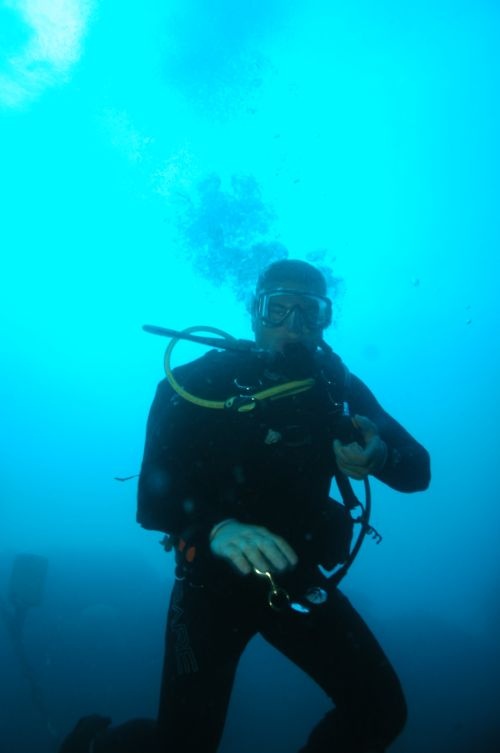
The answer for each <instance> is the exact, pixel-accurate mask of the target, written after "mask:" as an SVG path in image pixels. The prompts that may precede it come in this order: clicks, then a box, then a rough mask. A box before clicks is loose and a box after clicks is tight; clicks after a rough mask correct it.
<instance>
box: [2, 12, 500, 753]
mask: <svg viewBox="0 0 500 753" xmlns="http://www.w3.org/2000/svg"><path fill="white" fill-rule="evenodd" d="M306 6H307V7H306ZM499 37H500V6H498V5H497V4H496V3H494V2H492V1H491V0H479V1H478V2H475V3H471V2H465V1H462V2H451V1H450V0H447V1H443V2H439V0H438V1H437V2H436V1H434V2H430V1H428V0H423V2H420V3H415V4H405V3H400V2H396V1H395V0H394V1H391V0H381V2H379V3H377V4H373V3H370V2H367V1H366V0H356V1H355V2H351V3H341V2H337V1H336V0H333V1H330V2H322V1H321V0H310V2H308V3H307V4H306V3H299V2H291V1H290V0H289V1H288V2H285V0H266V1H265V2H264V0H262V1H261V2H255V3H251V4H247V5H244V4H241V7H240V5H239V4H235V3H230V2H229V1H228V0H212V2H210V3H207V2H202V0H174V1H173V2H169V3H165V2H154V1H153V0H144V2H142V3H141V4H140V5H137V4H133V3H119V4H117V3H104V2H98V0H61V1H60V2H58V3H54V2H51V0H39V2H36V3H35V2H33V1H31V2H29V1H28V0H24V1H22V0H13V1H12V2H9V3H8V4H4V5H3V6H2V7H1V8H0V118H1V120H0V165H1V172H0V174H1V184H0V185H1V204H0V208H1V209H0V211H1V232H0V244H1V245H0V254H1V256H0V259H1V261H0V307H1V310H0V341H1V343H2V345H1V355H0V359H1V369H0V388H1V395H2V416H1V420H0V441H1V455H0V457H1V464H0V473H1V481H0V494H1V497H0V594H4V595H6V592H7V583H8V579H9V573H10V568H11V566H12V562H13V561H14V558H15V556H16V555H17V554H18V553H20V552H33V553H36V554H41V555H43V556H46V557H47V558H48V559H49V571H48V577H47V583H46V591H45V598H44V602H43V604H42V605H41V606H40V607H38V608H36V609H33V610H32V612H31V613H30V614H29V617H28V621H27V623H26V631H25V647H26V653H27V656H28V658H29V663H30V666H31V668H32V671H33V673H34V675H35V676H36V678H37V680H38V682H39V684H40V686H41V688H42V691H43V696H44V698H45V703H46V706H47V709H48V714H49V716H50V718H51V720H52V724H53V726H54V728H55V730H56V731H57V732H59V733H61V734H64V733H66V732H67V731H68V730H69V729H70V728H71V726H72V725H73V724H74V722H75V721H76V719H77V718H78V717H79V716H81V715H83V714H85V713H90V712H94V711H97V712H100V713H103V714H109V715H111V716H112V717H113V719H114V721H116V722H119V721H122V720H124V719H127V718H130V717H131V716H138V715H145V716H152V715H154V713H155V709H156V699H157V695H158V686H159V671H160V664H161V651H162V634H163V626H164V619H165V610H166V604H167V597H168V591H169V588H170V585H171V582H172V562H171V556H170V555H167V554H165V553H164V552H163V551H162V549H161V547H160V546H159V545H158V541H159V538H160V536H159V535H156V534H154V533H146V532H144V531H143V530H141V529H140V528H139V527H138V526H137V525H136V524H135V520H134V518H135V481H130V482H127V483H119V482H116V481H115V480H114V477H115V476H127V475H132V474H134V473H136V472H137V471H138V468H139V464H140V460H141V454H142V444H143V440H144V431H145V420H146V415H147V411H148V408H149V404H150V401H151V399H152V396H153V392H154V389H155V385H156V383H157V382H158V381H159V379H161V377H162V373H163V372H162V352H163V346H164V343H163V342H162V341H161V340H159V339H158V338H154V337H152V336H151V335H147V334H144V333H143V332H142V330H141V325H142V324H143V323H146V322H149V323H154V324H160V325H161V324H163V325H165V326H170V327H185V326H190V325H196V324H207V325H212V326H217V327H220V328H222V329H225V330H228V331H230V332H231V334H233V335H236V336H240V337H249V336H250V327H249V322H248V313H247V308H246V304H247V300H248V295H249V292H250V291H251V288H252V285H253V282H254V279H255V275H256V273H257V271H258V270H259V268H260V266H261V265H262V264H263V263H265V261H266V260H267V259H268V258H273V257H274V256H276V255H280V254H283V253H285V250H286V251H287V252H288V254H289V255H290V256H291V257H298V258H304V259H309V260H313V261H318V262H319V263H321V264H322V265H323V266H326V267H327V268H328V270H329V272H330V276H331V281H332V283H333V288H332V290H333V291H334V292H335V316H334V319H335V321H334V325H333V327H332V328H331V330H330V331H329V333H328V338H327V339H328V341H329V342H330V344H331V345H332V346H333V348H334V349H335V350H336V351H337V352H338V353H339V354H340V355H341V356H342V358H343V359H344V361H345V362H346V363H347V364H348V366H349V368H350V369H351V370H352V371H353V372H355V373H356V374H358V375H359V376H360V377H361V378H362V379H363V380H364V381H366V382H367V383H368V385H369V386H370V387H371V389H372V390H373V391H374V392H375V394H376V395H377V397H378V398H379V399H380V401H381V402H382V404H383V405H384V407H386V409H387V410H389V412H390V413H392V414H393V415H394V416H395V417H396V418H397V419H398V420H399V421H401V422H402V423H403V424H404V425H405V426H406V427H407V428H408V429H409V430H410V431H411V432H412V433H413V434H414V435H415V436H416V437H417V438H418V439H419V440H420V441H422V443H423V444H424V445H425V446H426V447H428V449H429V451H430V452H431V456H432V468H433V482H432V485H431V488H430V489H429V491H427V492H425V493H423V494H415V495H410V496H407V495H401V494H397V493H396V492H393V491H391V490H389V489H388V488H387V487H383V486H382V485H380V484H377V483H374V485H373V486H374V489H373V491H374V513H373V522H374V525H375V526H376V527H377V529H379V530H380V531H381V532H382V533H383V535H384V541H383V543H382V544H381V545H380V546H376V545H375V544H372V543H370V542H367V543H366V545H365V546H364V548H363V550H362V553H361V555H360V557H359V558H358V560H357V562H356V564H355V566H354V567H353V570H352V572H351V574H350V575H349V578H348V580H347V581H346V582H345V583H344V588H345V591H346V593H347V594H348V595H349V596H350V597H351V599H352V600H353V602H354V603H355V605H356V606H358V607H359V609H360V611H361V613H362V614H363V615H364V616H365V618H366V619H367V621H368V622H369V624H370V626H371V627H372V628H373V630H374V631H375V633H376V634H377V636H378V637H379V638H380V640H381V642H382V643H383V645H384V647H385V648H386V650H387V653H388V654H389V656H390V657H391V659H392V660H393V662H394V664H395V665H396V667H397V669H398V672H399V674H400V676H401V678H402V681H403V684H404V686H405V690H406V693H407V697H408V701H409V706H410V719H409V722H408V726H407V728H406V730H405V732H404V733H403V735H402V736H401V738H400V739H399V740H398V741H397V742H396V743H395V744H394V746H393V748H392V749H391V750H394V751H395V753H421V751H423V750H425V751H426V753H472V751H474V753H493V751H497V750H500V727H499V724H498V708H499V700H500V687H499V682H498V677H499V674H500V650H499V647H498V632H499V627H500V598H499V597H500V594H499V590H500V589H499V584H500V578H499V575H498V573H499V554H498V542H497V539H498V530H499V524H500V512H499V505H498V497H499V495H498V482H497V473H498V450H497V443H498V440H497V427H498V426H499V425H500V403H499V401H498V397H497V385H498V379H499V353H500V349H499V342H498V341H499V337H498V332H499V311H498V292H497V291H498V280H499V279H500V253H499V240H500V229H499V222H498V215H499V213H498V196H499V190H500V185H499V183H500V177H499V176H500V169H499V167H500V159H499V157H500V154H499V143H498V133H499V129H500V98H499V97H498V91H499V84H500V59H499V57H498V49H499V42H500V39H499ZM199 353H200V351H199V350H198V348H197V347H196V346H191V345H189V346H188V345H182V346H180V347H179V350H178V352H177V354H176V359H177V360H178V362H181V361H182V360H187V359H189V358H192V357H195V356H197V355H198V354H199ZM0 661H1V665H0V666H1V671H0V700H1V703H0V751H1V753H34V752H35V751H37V753H49V752H50V751H53V750H54V743H53V740H52V738H51V736H50V734H49V733H48V732H47V730H46V728H45V724H44V721H43V720H42V719H40V718H39V716H38V715H37V713H36V710H35V709H34V707H33V704H32V703H31V700H30V696H29V689H28V686H27V681H26V678H25V676H24V675H23V673H22V672H21V670H20V666H19V662H18V661H17V660H16V657H15V655H14V654H13V652H12V649H11V645H10V643H9V640H8V637H7V634H6V631H5V630H3V626H2V625H1V624H0ZM326 708H327V702H326V699H325V698H324V697H323V695H322V694H321V693H320V692H319V691H318V690H317V689H316V688H315V687H314V686H313V685H312V684H311V683H310V682H309V680H308V679H307V678H305V677H304V676H302V675H300V674H298V672H297V670H295V669H294V668H293V667H291V666H290V665H288V664H287V663H286V662H285V660H284V659H282V657H280V656H277V655H276V654H275V653H274V652H272V651H271V649H269V648H268V647H266V646H265V645H264V644H263V643H261V642H259V641H255V642H254V643H253V644H252V645H251V646H250V648H249V650H248V653H247V654H246V655H245V657H244V660H243V662H242V665H241V668H240V672H239V675H238V678H237V685H236V688H235V692H234V696H233V700H232V705H231V711H230V715H229V719H228V724H227V729H226V733H225V738H224V741H223V744H222V747H221V753H231V751H233V750H235V749H236V750H238V751H239V753H246V752H247V751H248V753H250V751H252V753H253V752H254V751H255V750H259V749H262V750H266V749H267V747H269V749H272V750H273V751H276V752H277V753H281V752H282V753H286V752H287V751H294V750H296V749H297V748H298V747H299V746H300V745H301V744H302V743H303V741H304V739H305V737H306V736H307V733H308V731H309V729H310V728H311V727H312V726H313V724H314V723H315V721H316V720H317V719H318V718H319V717H320V716H321V715H322V714H323V713H324V711H325V710H326Z"/></svg>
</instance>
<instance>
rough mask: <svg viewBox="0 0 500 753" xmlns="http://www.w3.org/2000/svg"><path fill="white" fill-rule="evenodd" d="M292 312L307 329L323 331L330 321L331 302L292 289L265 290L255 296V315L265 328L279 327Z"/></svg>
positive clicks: (322, 297) (312, 294) (313, 294)
mask: <svg viewBox="0 0 500 753" xmlns="http://www.w3.org/2000/svg"><path fill="white" fill-rule="evenodd" d="M294 312H298V313H299V314H300V316H301V319H302V321H303V323H304V324H305V326H306V327H307V328H308V329H310V330H315V329H324V328H325V327H328V325H329V324H330V322H331V320H332V302H331V301H330V299H329V298H327V297H326V296H322V295H316V294H315V293H304V292H303V291H301V290H294V289H292V288H276V289H275V290H266V291H263V292H261V293H259V294H258V296H257V302H256V315H257V316H258V317H259V319H260V320H261V321H262V323H263V324H264V325H265V326H266V327H281V325H282V324H284V322H285V321H286V320H287V319H288V317H289V316H291V315H292V313H294Z"/></svg>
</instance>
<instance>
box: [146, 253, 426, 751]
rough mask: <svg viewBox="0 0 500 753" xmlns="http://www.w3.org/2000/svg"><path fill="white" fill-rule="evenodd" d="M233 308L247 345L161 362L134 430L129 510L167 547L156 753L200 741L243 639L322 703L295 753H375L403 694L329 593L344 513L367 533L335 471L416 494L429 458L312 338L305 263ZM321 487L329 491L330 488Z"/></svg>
mask: <svg viewBox="0 0 500 753" xmlns="http://www.w3.org/2000/svg"><path fill="white" fill-rule="evenodd" d="M251 313H252V328H253V332H254V335H255V341H252V342H249V341H237V340H234V341H232V340H231V339H228V338H227V337H226V338H225V339H224V340H223V344H222V345H221V347H219V348H217V347H215V348H214V349H213V350H210V351H209V352H208V353H206V354H205V355H204V356H202V357H201V358H199V359H197V360H195V361H193V362H191V363H188V364H185V365H183V366H180V367H178V368H175V369H173V370H172V369H171V368H170V363H169V356H168V357H166V371H167V378H166V379H164V380H162V381H161V382H160V384H159V385H158V388H157V392H156V395H155V398H154V401H153V403H152V406H151V410H150V413H149V418H148V422H147V430H146V441H145V448H144V457H143V462H142V467H141V473H140V477H139V488H138V507H137V520H138V522H139V523H140V525H142V526H143V527H144V528H146V529H150V530H157V531H162V532H164V533H165V534H167V536H166V546H167V548H168V547H172V548H174V549H175V553H176V572H175V576H176V579H175V583H174V586H173V590H172V594H171V597H170V607H169V612H168V619H167V628H166V646H165V656H164V664H163V673H162V686H161V694H160V702H159V713H158V724H159V730H160V738H161V743H160V747H161V751H162V752H163V753H166V752H167V751H170V750H187V751H197V752H198V751H199V752H202V751H203V753H214V752H215V751H217V749H218V747H219V744H220V740H221V737H222V732H223V728H224V722H225V719H226V714H227V709H228V704H229V700H230V696H231V690H232V686H233V681H234V677H235V672H236V668H237V666H238V662H239V659H240V657H241V655H242V653H243V651H244V650H245V647H246V646H247V644H248V642H249V641H250V640H251V638H252V637H254V636H255V635H256V634H260V635H261V636H262V637H263V638H264V640H266V641H267V642H269V643H270V644H271V645H272V646H273V647H275V648H276V649H277V650H278V651H280V652H281V653H282V654H283V655H284V656H286V657H287V658H288V659H290V660H291V661H292V662H294V663H295V664H296V665H297V666H298V667H299V668H301V669H302V670H303V671H304V672H306V673H307V674H308V675H309V677H311V678H312V679H313V680H314V681H315V682H316V683H317V684H318V685H319V686H320V687H321V688H322V689H323V690H324V692H325V693H326V694H327V695H328V696H329V697H330V699H331V700H332V702H333V705H334V706H333V708H332V710H331V711H329V712H328V713H327V714H326V716H325V717H324V718H323V719H322V720H321V721H319V723H318V724H317V726H316V727H315V728H314V729H313V730H312V732H311V734H310V736H309V738H308V740H307V741H306V742H305V744H304V746H303V747H302V748H300V750H301V752H302V753H326V751H328V753H334V751H335V752H336V753H369V752H375V751H377V752H379V751H384V750H385V749H386V748H387V746H389V745H390V744H391V742H392V741H393V740H394V739H395V738H396V737H397V736H398V735H399V734H400V732H401V731H402V729H403V727H404V725H405V721H406V703H405V699H404V695H403V691H402V688H401V685H400V682H399V680H398V677H397V675H396V673H395V671H394V669H393V667H392V666H391V664H390V663H389V660H388V659H387V657H386V655H385V654H384V652H383V650H382V648H381V646H380V645H379V643H378V641H377V640H376V638H375V637H374V635H373V634H372V633H371V631H370V630H369V628H368V627H367V625H366V624H365V622H364V621H363V619H362V618H361V616H360V615H359V614H358V612H357V611H356V610H355V609H354V607H353V606H352V605H351V604H350V602H349V601H348V599H347V598H346V597H345V596H344V595H343V594H342V592H341V591H340V589H339V582H340V580H341V578H342V577H343V576H344V575H345V573H346V569H347V567H348V565H349V564H350V562H351V561H352V541H353V529H354V528H355V527H356V523H359V527H360V528H361V533H360V535H359V536H360V538H361V537H362V536H363V535H364V534H365V533H368V534H371V535H373V536H378V534H376V532H375V531H374V529H372V528H371V526H370V525H369V521H368V520H367V516H366V515H365V514H364V513H363V505H361V503H359V501H358V500H357V497H356V496H355V495H354V492H353V490H352V487H351V484H350V482H349V478H351V479H358V480H361V481H362V482H363V484H364V485H365V490H366V491H367V492H368V490H369V485H368V478H369V476H374V477H375V478H377V479H378V480H380V481H381V482H383V483H385V484H387V485H388V486H389V487H391V488H393V489H395V490H397V491H401V492H416V491H422V490H425V489H426V488H427V487H428V484H429V482H430V460H429V455H428V453H427V451H426V450H425V449H424V447H422V445H421V444H419V443H418V442H417V441H416V440H415V439H414V438H413V437H412V436H411V435H410V434H409V433H408V432H407V431H406V430H405V429H404V428H403V427H402V426H401V425H400V424H399V423H398V422H397V421H396V420H395V419H394V418H392V417H391V416H390V415H389V414H388V413H387V412H386V411H385V410H384V409H383V408H382V407H381V405H380V404H379V403H378V401H377V400H376V398H375V397H374V395H373V394H372V393H371V391H370V390H369V389H368V387H367V386H366V385H365V384H364V383H363V382H362V381H361V380H360V379H359V378H358V377H357V376H355V375H354V374H352V373H350V372H349V371H348V369H347V368H346V366H345V365H344V364H343V362H342V361H341V359H340V358H339V356H338V355H337V354H335V353H334V352H333V351H332V350H331V348H330V347H329V346H328V345H327V344H326V343H325V341H324V340H323V333H324V330H325V329H326V328H327V327H328V325H329V324H330V323H331V320H332V302H331V300H330V299H329V297H328V295H327V284H326V280H325V278H324V276H323V274H322V273H321V272H320V271H319V270H318V269H317V268H316V267H314V266H312V265H310V264H308V263H306V262H303V261H299V260H290V259H285V260H281V261H277V262H274V263H273V264H271V265H270V266H269V267H267V268H266V269H265V270H264V271H263V272H262V273H261V275H260V277H259V279H258V282H257V287H256V291H255V295H254V298H253V302H252V310H251ZM207 329H209V328H207ZM149 331H154V328H149ZM158 334H161V332H158ZM221 342H222V341H221ZM169 347H170V346H169ZM167 351H168V349H167ZM170 352H171V351H170ZM333 480H335V482H336V485H337V487H338V490H339V494H338V495H337V494H336V495H335V496H339V497H340V499H334V498H333V497H331V496H330V494H331V486H332V482H333ZM366 504H368V497H367V503H366ZM357 506H359V507H358V511H359V509H360V510H361V512H360V513H359V514H358V515H357V516H356V508H357ZM365 512H366V510H365ZM358 543H359V539H358ZM358 548H359V547H358Z"/></svg>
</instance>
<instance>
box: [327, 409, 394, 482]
mask: <svg viewBox="0 0 500 753" xmlns="http://www.w3.org/2000/svg"><path fill="white" fill-rule="evenodd" d="M352 422H353V424H354V426H355V427H356V428H357V429H359V430H360V432H361V434H362V435H363V440H364V443H365V446H364V447H361V445H360V444H358V442H351V443H350V444H342V442H340V441H339V440H338V439H336V440H335V441H334V443H333V450H334V452H335V457H336V459H337V465H338V467H339V469H340V470H341V471H342V473H345V474H346V476H351V478H355V479H364V478H366V477H367V476H368V475H369V474H370V473H377V471H380V470H381V469H382V468H383V467H384V464H385V461H386V460H387V445H386V443H385V442H384V440H383V439H381V438H380V436H379V433H378V429H377V427H376V425H375V424H374V423H373V421H370V419H369V418H366V416H359V415H356V416H354V418H353V421H352Z"/></svg>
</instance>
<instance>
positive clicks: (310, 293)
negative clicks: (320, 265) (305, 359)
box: [252, 259, 332, 354]
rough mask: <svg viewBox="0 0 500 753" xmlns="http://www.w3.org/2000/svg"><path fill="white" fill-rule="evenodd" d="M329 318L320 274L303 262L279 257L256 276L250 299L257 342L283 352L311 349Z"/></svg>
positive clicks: (327, 304) (329, 307) (320, 335)
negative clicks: (279, 258) (253, 291)
mask: <svg viewBox="0 0 500 753" xmlns="http://www.w3.org/2000/svg"><path fill="white" fill-rule="evenodd" d="M331 319H332V303H331V301H330V299H329V298H328V297H327V284H326V280H325V278H324V276H323V274H322V273H321V272H320V271H319V269H316V267H313V266H312V265H311V264H308V263H307V262H305V261H300V260H298V259H282V260H280V261H276V262H273V264H271V265H270V266H268V267H267V268H266V269H264V271H263V272H262V273H261V275H260V276H259V279H258V281H257V287H256V291H255V295H254V298H253V301H252V329H253V331H254V333H255V341H256V343H257V345H258V346H259V347H261V348H263V349H265V350H269V351H271V352H275V353H282V354H285V353H286V351H287V349H289V348H290V347H292V346H302V347H305V348H306V349H307V350H308V351H315V350H316V348H317V347H318V345H319V344H320V342H321V340H322V339H323V330H324V329H325V328H326V327H328V325H329V324H330V322H331Z"/></svg>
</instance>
